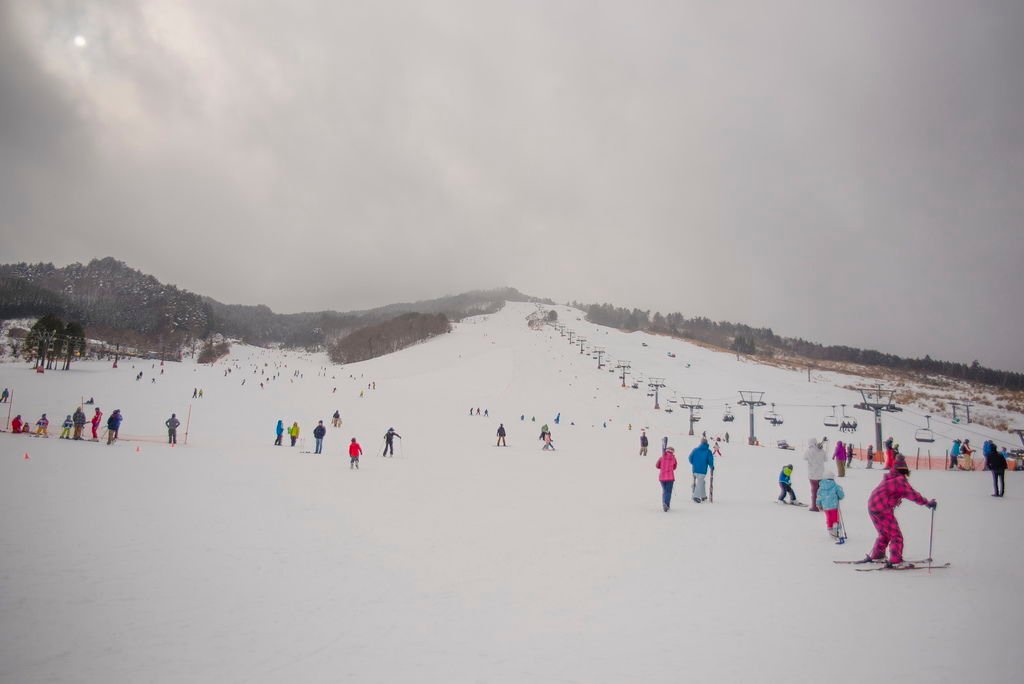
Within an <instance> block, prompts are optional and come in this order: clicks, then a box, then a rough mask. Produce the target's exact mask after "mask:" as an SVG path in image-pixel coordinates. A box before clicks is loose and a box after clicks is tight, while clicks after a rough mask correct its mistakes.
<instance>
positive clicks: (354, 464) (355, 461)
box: [348, 437, 363, 470]
mask: <svg viewBox="0 0 1024 684" xmlns="http://www.w3.org/2000/svg"><path fill="white" fill-rule="evenodd" d="M362 453H363V447H361V446H359V442H357V441H356V438H355V437H353V438H352V441H351V442H349V444H348V469H349V470H352V469H353V468H355V469H356V470H359V456H360V454H362Z"/></svg>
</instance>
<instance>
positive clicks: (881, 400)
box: [853, 385, 903, 468]
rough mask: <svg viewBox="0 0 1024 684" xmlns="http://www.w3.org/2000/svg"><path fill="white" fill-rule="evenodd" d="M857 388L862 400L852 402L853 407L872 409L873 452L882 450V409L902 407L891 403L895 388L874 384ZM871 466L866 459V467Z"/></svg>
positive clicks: (863, 409)
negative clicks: (873, 427) (873, 426)
mask: <svg viewBox="0 0 1024 684" xmlns="http://www.w3.org/2000/svg"><path fill="white" fill-rule="evenodd" d="M857 390H858V391H859V392H860V396H861V397H862V398H863V401H862V402H861V403H859V404H854V405H853V408H856V409H861V410H862V411H872V412H874V414H875V453H876V454H878V453H881V452H882V411H886V412H888V413H899V412H900V411H902V410H903V409H901V408H900V407H899V406H897V405H896V404H894V403H893V396H894V395H895V394H896V390H891V389H883V388H882V386H881V385H875V386H874V387H870V388H868V387H859V388H857ZM870 467H871V461H868V468H870Z"/></svg>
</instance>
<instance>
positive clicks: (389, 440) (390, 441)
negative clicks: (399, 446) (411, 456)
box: [381, 427, 402, 456]
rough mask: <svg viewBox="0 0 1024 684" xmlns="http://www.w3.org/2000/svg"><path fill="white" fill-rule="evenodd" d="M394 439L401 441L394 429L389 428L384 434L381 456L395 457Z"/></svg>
mask: <svg viewBox="0 0 1024 684" xmlns="http://www.w3.org/2000/svg"><path fill="white" fill-rule="evenodd" d="M395 437H397V438H398V439H402V435H400V434H398V433H397V432H395V428H393V427H389V428H388V431H387V432H385V433H384V453H383V454H381V456H389V455H390V456H394V455H395Z"/></svg>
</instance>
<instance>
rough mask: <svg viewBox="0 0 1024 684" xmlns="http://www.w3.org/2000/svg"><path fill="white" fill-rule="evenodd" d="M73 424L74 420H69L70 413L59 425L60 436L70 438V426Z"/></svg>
mask: <svg viewBox="0 0 1024 684" xmlns="http://www.w3.org/2000/svg"><path fill="white" fill-rule="evenodd" d="M74 426H75V423H74V421H72V420H71V414H70V413H69V414H68V417H67V418H65V419H64V423H63V424H62V425H61V426H60V438H61V439H71V428H73V427H74Z"/></svg>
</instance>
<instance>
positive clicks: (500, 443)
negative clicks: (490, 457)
mask: <svg viewBox="0 0 1024 684" xmlns="http://www.w3.org/2000/svg"><path fill="white" fill-rule="evenodd" d="M497 446H508V444H505V424H504V423H500V424H499V425H498V444H497Z"/></svg>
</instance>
